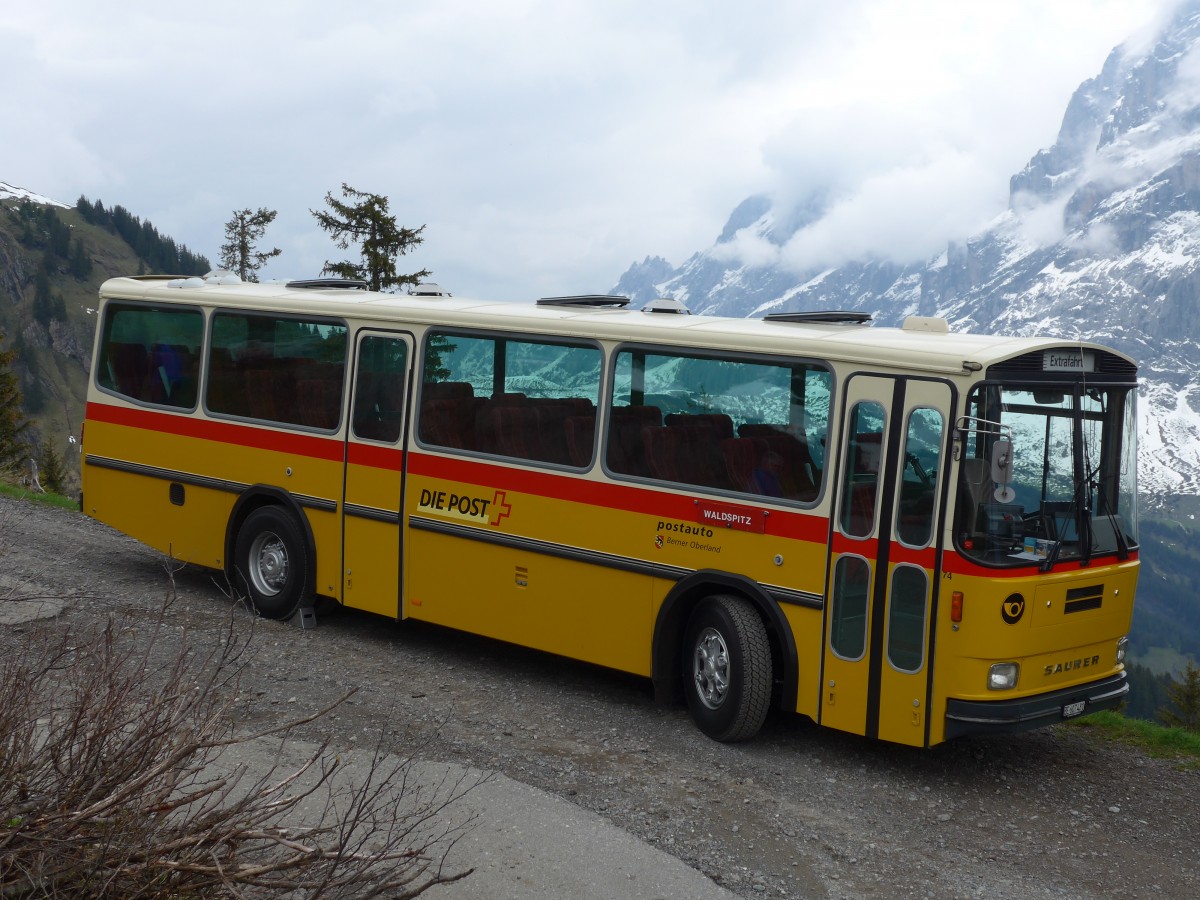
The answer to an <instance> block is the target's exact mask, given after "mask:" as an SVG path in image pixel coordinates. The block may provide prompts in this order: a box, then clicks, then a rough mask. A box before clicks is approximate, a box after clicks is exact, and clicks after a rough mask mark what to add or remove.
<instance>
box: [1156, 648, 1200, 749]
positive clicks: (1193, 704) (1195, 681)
mask: <svg viewBox="0 0 1200 900" xmlns="http://www.w3.org/2000/svg"><path fill="white" fill-rule="evenodd" d="M1167 695H1168V696H1169V697H1170V698H1171V706H1170V707H1163V708H1162V709H1160V710H1159V711H1158V718H1159V719H1160V720H1161V721H1162V723H1163V724H1164V725H1166V726H1168V727H1170V728H1183V729H1186V730H1187V731H1195V732H1198V733H1200V666H1197V665H1196V664H1195V663H1194V662H1192V661H1191V660H1188V664H1187V670H1186V671H1185V672H1184V674H1183V681H1181V682H1179V683H1178V684H1173V685H1171V686H1170V687H1169V688H1167Z"/></svg>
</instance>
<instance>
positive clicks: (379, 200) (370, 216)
mask: <svg viewBox="0 0 1200 900" xmlns="http://www.w3.org/2000/svg"><path fill="white" fill-rule="evenodd" d="M342 196H343V197H345V198H346V199H345V201H342V200H338V199H337V198H335V197H334V196H333V192H332V191H330V192H329V193H328V194H326V195H325V202H326V203H327V204H328V205H329V211H328V212H324V211H318V210H315V209H313V210H309V212H311V213H312V214H313V216H314V217H315V218H316V220H317V224H318V225H320V226H321V228H322V229H324V230H325V231H327V232H329V236H330V237H331V238H332V239H333V242H334V243H335V244H337V246H338V247H339V248H341V249H342V250H345V249H347V248H348V247H349V246H350V245H351V244H356V245H358V247H359V249H360V252H361V262H350V261H345V262H328V261H326V263H325V267H324V268H323V269H321V274H322V275H338V276H341V277H342V278H358V279H362V280H364V281H366V282H367V285H368V287H370V289H371V290H373V291H382V290H387V289H388V288H394V287H399V286H401V285H405V284H411V285H415V284H417V283H418V282H420V280H421V279H422V278H425V277H427V276H428V275H429V272H428V271H427V270H424V269H422V270H421V271H420V272H414V273H412V274H411V275H400V274H397V272H396V261H397V260H398V259H399V258H400V257H401V256H403V255H404V254H406V253H408V251H409V250H411V249H412V248H413V247H415V246H417V245H418V244H420V243H421V242H422V241H423V240H424V238H422V237H421V232H423V231H424V230H425V226H424V225H422V226H421V227H420V228H402V227H400V226H398V225H397V224H396V217H395V216H393V215H389V214H388V198H387V197H383V196H380V195H379V194H368V193H366V192H364V191H356V190H355V189H354V188H352V187H350V185H348V184H345V183H344V182H343V184H342Z"/></svg>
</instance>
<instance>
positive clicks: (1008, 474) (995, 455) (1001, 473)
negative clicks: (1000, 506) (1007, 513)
mask: <svg viewBox="0 0 1200 900" xmlns="http://www.w3.org/2000/svg"><path fill="white" fill-rule="evenodd" d="M1012 467H1013V446H1012V441H1011V440H1010V439H1009V438H1007V437H1000V438H997V439H996V441H995V443H993V444H992V481H994V482H995V483H996V485H997V487H996V501H997V502H999V503H1011V502H1012V500H1013V497H1015V496H1016V491H1014V490H1013V489H1012V488H1010V487H1009V484H1010V483H1011V482H1012Z"/></svg>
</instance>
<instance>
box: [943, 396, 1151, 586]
mask: <svg viewBox="0 0 1200 900" xmlns="http://www.w3.org/2000/svg"><path fill="white" fill-rule="evenodd" d="M1135 398H1136V395H1135V389H1134V388H1133V387H1131V386H1128V385H1121V386H1099V387H1097V386H1092V385H1086V384H1084V383H1083V382H1076V381H1070V382H1061V383H1050V384H1038V385H1013V384H985V385H981V386H979V387H977V388H976V389H975V390H974V392H973V393H972V394H971V397H970V400H969V402H968V409H967V413H968V414H967V416H966V417H964V418H963V419H961V420H960V421H959V428H958V440H959V441H960V442H961V468H960V475H959V492H958V508H957V512H956V516H955V520H954V521H955V538H956V542H957V544H958V548H959V550H960V551H961V552H962V553H963V554H965V555H966V556H968V557H971V558H973V559H975V560H977V561H979V562H984V563H987V564H990V565H1011V566H1020V565H1026V566H1027V565H1030V564H1034V563H1036V564H1040V565H1041V566H1042V568H1043V569H1047V570H1049V569H1052V568H1053V567H1054V565H1055V563H1057V562H1059V561H1062V560H1071V559H1074V560H1079V561H1082V562H1083V563H1084V564H1086V563H1088V562H1089V561H1090V560H1091V558H1092V557H1093V556H1095V555H1097V554H1117V555H1118V556H1125V555H1127V554H1128V552H1129V550H1130V549H1131V548H1132V547H1133V546H1135V545H1136V543H1137V509H1136V496H1137V494H1136V475H1137V465H1136V460H1137V428H1136V416H1135ZM1005 456H1007V457H1008V461H1007V462H1008V465H1007V466H1006V465H1005V462H1004V460H1002V459H997V457H1005Z"/></svg>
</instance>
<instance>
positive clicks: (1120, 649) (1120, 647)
mask: <svg viewBox="0 0 1200 900" xmlns="http://www.w3.org/2000/svg"><path fill="white" fill-rule="evenodd" d="M1128 649H1129V638H1127V637H1123V638H1121V639H1120V640H1119V641H1117V662H1119V663H1121V662H1125V651H1126V650H1128Z"/></svg>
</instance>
